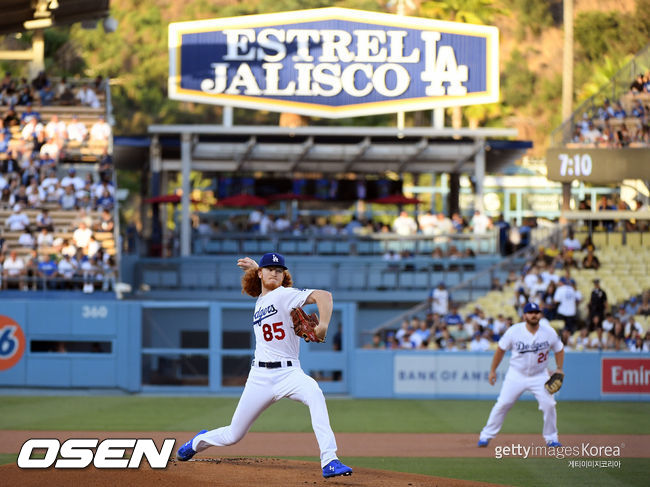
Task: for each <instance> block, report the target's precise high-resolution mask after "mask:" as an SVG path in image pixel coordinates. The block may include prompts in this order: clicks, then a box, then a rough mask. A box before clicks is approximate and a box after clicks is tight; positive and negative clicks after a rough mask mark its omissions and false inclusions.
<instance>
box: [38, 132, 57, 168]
mask: <svg viewBox="0 0 650 487" xmlns="http://www.w3.org/2000/svg"><path fill="white" fill-rule="evenodd" d="M39 153H40V155H41V160H42V161H50V160H51V162H42V163H41V165H45V164H48V165H52V163H54V164H55V163H56V162H58V160H59V144H58V143H57V142H56V140H55V139H54V138H52V137H50V138H46V139H45V143H44V144H43V145H42V146H41V149H40V151H39Z"/></svg>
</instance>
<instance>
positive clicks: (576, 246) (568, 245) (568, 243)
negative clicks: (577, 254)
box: [562, 229, 582, 250]
mask: <svg viewBox="0 0 650 487" xmlns="http://www.w3.org/2000/svg"><path fill="white" fill-rule="evenodd" d="M562 246H563V247H564V248H565V249H569V250H580V248H581V247H582V245H581V244H580V240H578V239H577V238H576V237H575V235H574V233H573V229H569V234H568V235H567V237H566V238H565V239H564V240H563V241H562Z"/></svg>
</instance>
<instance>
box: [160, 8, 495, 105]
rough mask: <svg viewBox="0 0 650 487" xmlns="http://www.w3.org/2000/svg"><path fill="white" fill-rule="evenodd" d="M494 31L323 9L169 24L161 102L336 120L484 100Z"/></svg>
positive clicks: (491, 94)
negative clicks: (164, 98)
mask: <svg viewBox="0 0 650 487" xmlns="http://www.w3.org/2000/svg"><path fill="white" fill-rule="evenodd" d="M498 36H499V33H498V29H497V28H496V27H491V26H482V25H471V24H463V23H457V22H443V21H437V20H430V19H422V18H417V17H404V16H397V15H392V14H382V13H375V12H366V11H360V10H349V9H342V8H323V9H313V10H300V11H296V12H281V13H274V14H266V15H250V16H243V17H232V18H226V19H213V20H203V21H192V22H178V23H172V24H170V25H169V97H170V98H172V99H175V100H183V101H190V102H203V103H213V104H217V105H229V106H236V107H243V108H251V109H256V110H271V111H280V112H293V113H299V114H303V115H311V116H319V117H327V118H341V117H350V116H361V115H371V114H378V113H392V112H397V111H409V110H423V109H427V108H436V107H447V106H458V105H475V104H480V103H492V102H496V101H498V98H499V60H498Z"/></svg>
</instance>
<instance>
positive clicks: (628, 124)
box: [572, 69, 650, 148]
mask: <svg viewBox="0 0 650 487" xmlns="http://www.w3.org/2000/svg"><path fill="white" fill-rule="evenodd" d="M572 142H573V143H574V144H580V145H590V146H593V147H612V148H620V147H629V146H633V147H634V146H636V147H644V146H648V145H650V69H649V70H648V71H646V72H645V74H644V73H640V74H639V75H638V76H637V77H636V78H635V79H634V81H633V82H632V83H631V85H630V90H629V92H628V93H627V94H626V95H624V96H623V97H622V98H621V99H620V100H617V101H614V102H612V101H610V100H609V99H607V98H606V99H605V100H604V101H603V104H602V105H601V106H599V107H597V109H596V110H594V111H591V112H585V113H583V115H582V119H581V120H580V121H579V122H578V123H577V124H576V125H575V126H574V132H573V136H572Z"/></svg>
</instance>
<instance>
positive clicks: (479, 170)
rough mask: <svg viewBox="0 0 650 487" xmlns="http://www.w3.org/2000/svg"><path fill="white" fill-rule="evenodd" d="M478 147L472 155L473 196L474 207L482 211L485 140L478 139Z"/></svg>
mask: <svg viewBox="0 0 650 487" xmlns="http://www.w3.org/2000/svg"><path fill="white" fill-rule="evenodd" d="M479 143H480V148H479V149H478V151H477V152H476V155H475V156H474V178H475V183H476V184H475V185H476V194H475V196H474V209H475V210H479V211H480V212H481V213H482V212H483V183H484V181H485V140H480V141H479Z"/></svg>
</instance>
